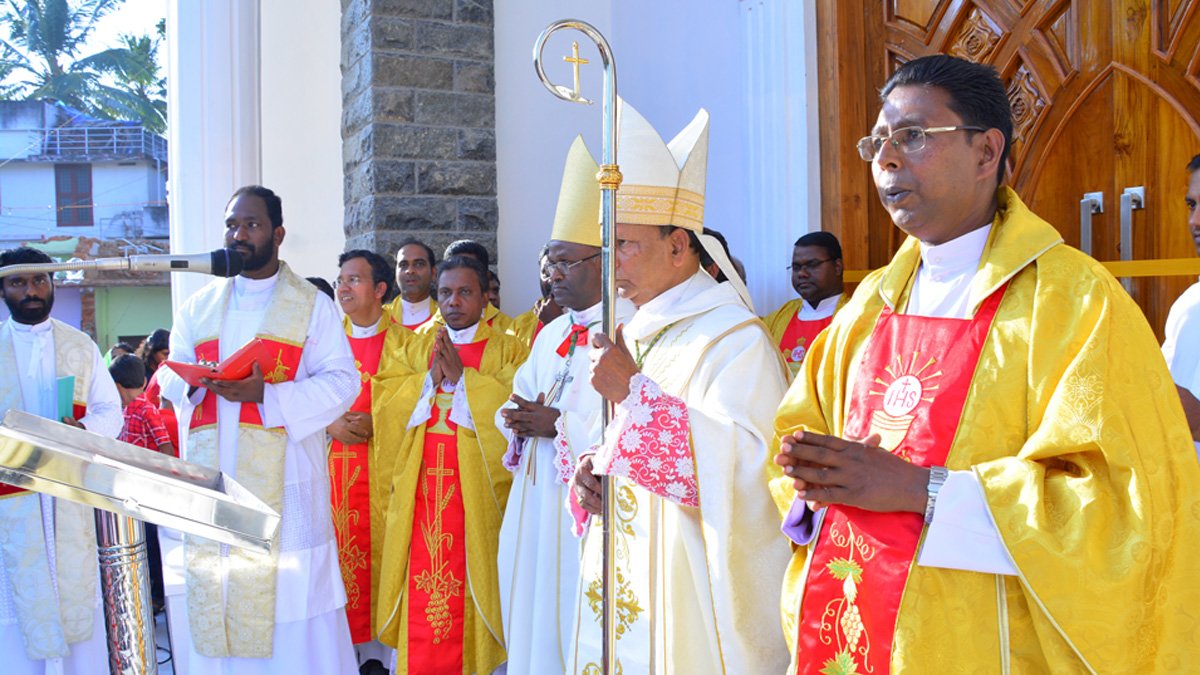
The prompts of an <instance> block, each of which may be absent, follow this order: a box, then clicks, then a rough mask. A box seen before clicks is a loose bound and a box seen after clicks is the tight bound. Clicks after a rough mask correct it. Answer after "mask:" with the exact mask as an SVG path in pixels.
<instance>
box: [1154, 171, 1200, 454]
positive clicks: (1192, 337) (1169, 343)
mask: <svg viewBox="0 0 1200 675" xmlns="http://www.w3.org/2000/svg"><path fill="white" fill-rule="evenodd" d="M1187 170H1188V189H1187V196H1186V197H1185V201H1186V202H1187V207H1188V221H1187V224H1188V233H1189V234H1190V235H1191V237H1192V241H1193V242H1194V243H1195V245H1196V252H1197V253H1200V155H1196V156H1195V157H1193V158H1192V160H1191V161H1190V162H1188V165H1187ZM1164 337H1165V339H1164V340H1163V346H1162V350H1163V356H1164V357H1165V358H1166V359H1167V368H1169V369H1170V370H1171V378H1172V379H1173V380H1175V387H1176V389H1177V390H1178V391H1179V399H1180V401H1182V403H1183V410H1184V412H1185V413H1187V418H1188V426H1189V427H1190V428H1191V430H1192V440H1193V442H1195V444H1196V452H1197V453H1200V400H1197V399H1196V394H1197V393H1200V283H1195V284H1192V285H1191V286H1189V287H1188V289H1187V290H1185V291H1184V292H1183V294H1182V295H1180V296H1179V298H1178V299H1176V300H1175V304H1173V305H1171V311H1170V312H1168V313H1167V325H1166V330H1165V336H1164Z"/></svg>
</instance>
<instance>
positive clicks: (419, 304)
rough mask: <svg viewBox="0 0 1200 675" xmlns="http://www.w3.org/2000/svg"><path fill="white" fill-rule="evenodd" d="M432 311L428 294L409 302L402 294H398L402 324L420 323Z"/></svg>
mask: <svg viewBox="0 0 1200 675" xmlns="http://www.w3.org/2000/svg"><path fill="white" fill-rule="evenodd" d="M432 313H433V311H432V308H431V307H430V302H429V296H428V295H427V296H425V299H424V300H418V301H416V302H409V301H407V300H405V299H404V296H400V321H401V323H403V324H404V325H406V326H411V325H413V324H414V323H421V322H423V321H425V320H426V319H428V318H429V315H430V314H432Z"/></svg>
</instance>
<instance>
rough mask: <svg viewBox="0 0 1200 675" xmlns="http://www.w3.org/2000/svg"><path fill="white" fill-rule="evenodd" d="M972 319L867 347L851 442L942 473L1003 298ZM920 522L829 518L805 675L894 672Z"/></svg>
mask: <svg viewBox="0 0 1200 675" xmlns="http://www.w3.org/2000/svg"><path fill="white" fill-rule="evenodd" d="M1005 288H1006V287H1002V288H1001V289H1000V290H997V291H996V292H994V293H992V295H991V296H989V297H988V298H987V300H985V301H984V302H983V305H982V306H981V307H980V308H979V311H978V312H977V313H976V314H975V318H973V319H941V318H931V317H920V316H908V315H898V314H894V313H893V312H892V311H891V310H890V309H889V308H887V307H884V308H883V311H882V312H881V313H880V315H879V320H878V321H877V322H876V324H875V330H874V331H873V332H872V333H871V337H870V339H869V340H868V341H867V345H868V347H867V350H866V354H865V355H864V356H863V362H862V366H861V367H860V369H859V373H858V376H857V378H856V380H855V383H854V394H853V396H851V397H850V404H849V406H850V409H849V411H848V413H849V414H848V415H847V418H846V425H845V428H844V430H843V436H845V437H847V438H866V437H867V436H869V435H871V434H879V435H880V437H881V439H882V440H881V441H880V446H881V447H883V448H884V449H887V450H890V451H891V452H893V453H894V454H896V455H898V456H900V457H902V458H903V459H905V460H906V461H909V462H912V463H913V464H916V465H918V466H924V467H928V466H934V465H943V464H945V462H946V457H947V455H948V454H949V452H950V446H951V443H952V442H953V441H954V435H955V433H956V432H957V430H958V424H959V420H960V418H961V416H962V410H963V404H964V403H965V401H966V397H967V390H968V388H969V387H970V384H971V378H972V376H973V375H974V373H975V366H976V364H977V363H978V361H979V354H980V352H981V351H982V349H983V344H984V341H985V340H986V339H987V335H988V331H989V330H990V328H991V325H992V319H993V318H994V317H995V315H996V308H997V307H998V306H999V305H1000V300H1001V298H1002V297H1003V296H1004V290H1005ZM924 524H925V522H924V516H923V514H920V513H906V512H891V513H878V512H874V511H865V510H862V509H858V508H855V507H851V506H842V505H835V506H830V507H828V509H827V510H826V513H825V518H824V521H823V523H822V525H821V531H820V534H819V535H818V538H817V544H816V548H815V550H814V551H813V554H812V559H811V560H810V561H809V569H808V577H807V579H806V580H805V584H804V598H803V600H802V601H801V604H800V634H799V638H798V641H797V650H796V653H797V660H798V661H799V668H798V672H799V673H814V674H815V673H851V672H858V673H878V674H880V675H883V674H885V673H887V672H889V664H890V660H891V650H892V634H893V631H894V629H895V627H896V616H897V612H898V611H899V608H900V598H901V595H902V594H903V592H904V585H905V583H906V582H907V581H908V573H909V569H910V568H911V566H912V563H913V558H914V557H915V555H916V550H917V543H918V542H919V540H920V538H921V531H922V530H923V529H924Z"/></svg>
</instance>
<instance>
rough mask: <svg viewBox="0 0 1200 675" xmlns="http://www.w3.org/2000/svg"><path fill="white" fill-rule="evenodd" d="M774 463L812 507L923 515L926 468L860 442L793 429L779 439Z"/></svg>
mask: <svg viewBox="0 0 1200 675" xmlns="http://www.w3.org/2000/svg"><path fill="white" fill-rule="evenodd" d="M775 463H776V464H778V465H779V466H781V467H783V473H784V475H786V476H788V477H790V478H791V479H792V486H793V487H794V488H795V489H796V496H797V497H798V498H800V499H803V500H805V501H807V502H808V503H809V504H810V505H811V506H812V508H814V509H817V508H820V507H822V506H827V505H829V504H845V505H847V506H855V507H858V508H860V509H865V510H867V511H880V512H895V511H910V512H913V513H924V512H925V501H926V498H927V493H926V487H927V486H928V484H929V469H927V468H924V467H920V466H916V465H914V464H912V463H910V462H907V461H905V460H903V459H901V458H900V457H897V456H896V455H894V454H892V453H891V452H888V451H887V450H885V449H883V448H881V447H880V446H879V435H878V434H872V435H870V436H868V437H867V438H864V439H861V440H852V439H844V438H839V437H837V436H826V435H824V434H818V433H813V432H811V431H797V432H795V433H791V434H788V435H786V436H784V437H783V438H782V439H781V442H780V447H779V454H777V455H775Z"/></svg>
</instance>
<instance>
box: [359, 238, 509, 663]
mask: <svg viewBox="0 0 1200 675" xmlns="http://www.w3.org/2000/svg"><path fill="white" fill-rule="evenodd" d="M486 291H487V271H486V268H484V267H483V266H482V265H480V264H479V263H478V262H477V261H475V260H471V259H469V258H466V257H461V256H453V257H450V258H448V259H446V260H444V261H443V262H442V263H441V264H440V265H439V267H438V305H439V310H440V311H441V313H442V316H443V317H444V319H445V321H446V325H445V326H443V327H441V328H440V329H439V330H437V331H436V332H430V333H418V334H416V335H414V336H412V337H411V338H407V339H403V344H401V343H400V341H401V340H402V338H400V337H399V336H400V333H397V332H391V333H389V335H388V337H387V339H386V342H385V345H384V349H383V354H384V356H383V361H382V363H381V364H380V368H379V373H378V375H377V376H376V379H375V381H374V388H375V398H374V401H373V402H372V411H373V413H374V419H375V436H376V444H377V446H378V447H387V448H395V452H396V458H395V462H394V466H393V474H392V480H391V497H390V500H389V502H388V507H387V516H386V518H387V521H386V533H385V535H384V550H383V560H382V570H381V572H380V580H379V602H378V604H377V610H376V624H377V626H378V630H379V639H380V641H381V642H383V643H384V644H388V645H392V646H394V647H396V649H397V652H398V654H397V663H396V668H395V670H396V672H401V673H420V674H422V675H424V674H439V673H491V672H492V670H494V669H495V668H496V667H497V666H499V665H500V664H501V663H503V662H504V635H503V630H502V628H501V615H500V595H499V590H498V582H497V578H496V555H497V538H498V536H499V532H500V520H501V517H502V516H503V514H504V504H505V502H506V500H507V498H508V490H509V487H510V486H511V485H512V474H511V473H510V472H509V471H508V470H507V469H505V468H504V464H503V461H502V460H503V456H504V452H505V449H506V447H507V442H506V441H505V438H504V436H502V435H501V434H500V432H499V430H497V429H496V426H495V424H494V423H493V418H494V416H495V414H496V410H497V409H499V408H500V406H501V405H503V403H504V401H505V400H506V399H507V398H508V395H509V393H510V392H511V391H512V378H513V373H514V372H515V371H516V368H517V366H518V365H520V363H521V362H522V361H524V360H525V357H526V355H527V353H528V351H527V349H526V348H525V346H524V345H523V344H521V342H520V341H519V340H517V339H516V338H514V337H512V336H510V335H505V334H503V333H500V332H498V331H495V330H493V329H492V328H491V327H490V326H488V325H487V324H486V323H485V322H483V321H481V318H482V316H483V308H484V306H485V305H486V303H487V299H486Z"/></svg>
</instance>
